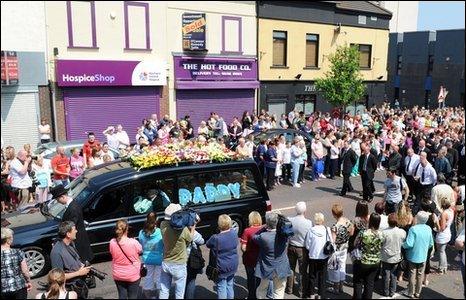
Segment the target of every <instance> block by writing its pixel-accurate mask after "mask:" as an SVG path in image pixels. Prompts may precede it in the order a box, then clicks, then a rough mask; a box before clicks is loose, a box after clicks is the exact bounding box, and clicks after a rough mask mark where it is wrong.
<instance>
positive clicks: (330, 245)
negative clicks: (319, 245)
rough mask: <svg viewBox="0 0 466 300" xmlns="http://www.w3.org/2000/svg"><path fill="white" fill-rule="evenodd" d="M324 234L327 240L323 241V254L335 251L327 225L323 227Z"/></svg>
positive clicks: (330, 253)
mask: <svg viewBox="0 0 466 300" xmlns="http://www.w3.org/2000/svg"><path fill="white" fill-rule="evenodd" d="M325 236H326V239H327V241H326V242H325V245H324V254H325V255H332V254H333V253H334V252H335V247H334V246H333V243H332V241H331V240H330V238H329V235H328V229H327V227H325Z"/></svg>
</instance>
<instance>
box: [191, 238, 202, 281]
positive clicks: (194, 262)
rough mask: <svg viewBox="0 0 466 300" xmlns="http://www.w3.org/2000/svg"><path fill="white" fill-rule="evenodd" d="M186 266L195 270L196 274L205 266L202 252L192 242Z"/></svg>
mask: <svg viewBox="0 0 466 300" xmlns="http://www.w3.org/2000/svg"><path fill="white" fill-rule="evenodd" d="M188 266H189V268H190V269H191V270H193V271H195V272H196V274H200V273H201V272H202V269H203V268H204V266H205V260H204V258H203V257H202V252H201V250H200V249H199V248H198V247H195V243H194V242H191V252H189V257H188Z"/></svg>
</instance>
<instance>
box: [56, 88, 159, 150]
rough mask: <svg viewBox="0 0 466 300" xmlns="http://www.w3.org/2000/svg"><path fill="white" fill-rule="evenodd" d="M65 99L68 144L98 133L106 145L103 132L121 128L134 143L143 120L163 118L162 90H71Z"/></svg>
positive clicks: (66, 92)
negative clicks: (114, 127)
mask: <svg viewBox="0 0 466 300" xmlns="http://www.w3.org/2000/svg"><path fill="white" fill-rule="evenodd" d="M64 98H65V116H66V136H67V139H68V140H76V139H86V138H87V132H94V133H95V134H96V136H97V138H98V139H99V140H100V141H105V140H106V139H105V137H104V136H103V134H102V131H104V130H105V129H106V128H107V127H108V126H116V125H117V124H121V125H123V130H125V131H126V132H127V133H128V136H129V138H130V141H131V142H132V143H134V142H135V136H136V133H137V127H139V126H141V122H142V120H143V119H144V118H149V117H150V115H151V114H152V113H156V114H159V107H160V88H159V87H128V88H118V87H111V88H67V89H65V91H64Z"/></svg>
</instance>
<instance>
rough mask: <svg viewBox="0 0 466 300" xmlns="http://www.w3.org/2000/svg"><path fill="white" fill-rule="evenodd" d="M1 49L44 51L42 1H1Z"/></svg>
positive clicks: (44, 37)
mask: <svg viewBox="0 0 466 300" xmlns="http://www.w3.org/2000/svg"><path fill="white" fill-rule="evenodd" d="M1 11H2V35H1V43H2V50H12V51H36V52H45V48H46V46H45V44H46V41H45V39H46V35H45V11H44V1H1Z"/></svg>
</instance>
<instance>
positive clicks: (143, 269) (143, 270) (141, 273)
mask: <svg viewBox="0 0 466 300" xmlns="http://www.w3.org/2000/svg"><path fill="white" fill-rule="evenodd" d="M115 241H116V240H115ZM116 243H117V245H118V247H120V250H121V252H122V253H123V255H124V256H125V257H126V258H127V259H128V260H129V261H130V263H131V264H133V265H134V262H133V261H132V260H131V259H129V257H128V255H126V253H125V251H123V248H121V245H120V243H118V241H116ZM146 275H147V268H146V265H145V264H143V263H142V262H141V269H140V270H139V276H141V277H146Z"/></svg>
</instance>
